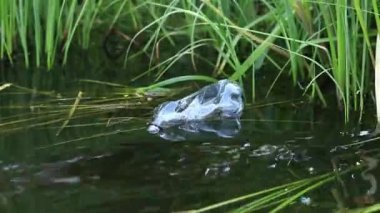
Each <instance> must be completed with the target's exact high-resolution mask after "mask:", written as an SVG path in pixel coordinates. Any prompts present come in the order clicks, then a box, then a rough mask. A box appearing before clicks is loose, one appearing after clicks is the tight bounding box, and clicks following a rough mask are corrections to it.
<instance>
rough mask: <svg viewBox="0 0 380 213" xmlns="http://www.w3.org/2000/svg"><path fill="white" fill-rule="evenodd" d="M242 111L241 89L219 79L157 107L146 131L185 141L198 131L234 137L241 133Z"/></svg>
mask: <svg viewBox="0 0 380 213" xmlns="http://www.w3.org/2000/svg"><path fill="white" fill-rule="evenodd" d="M243 108H244V102H243V90H242V89H241V87H240V86H239V85H238V84H236V83H234V82H232V81H230V80H227V79H224V80H220V81H218V82H217V83H214V84H210V85H208V86H205V87H203V88H202V89H200V90H199V91H197V92H194V93H193V94H191V95H188V96H186V97H184V98H182V99H180V100H176V101H168V102H164V103H162V104H160V105H159V106H158V107H156V108H155V110H154V113H153V118H152V121H151V122H150V123H149V127H148V132H150V133H152V134H158V135H159V136H161V137H162V138H164V139H167V140H175V141H178V140H186V135H188V134H187V133H191V134H192V135H193V134H194V133H201V132H208V133H210V132H213V133H215V134H216V135H217V136H219V137H233V136H234V135H236V134H237V133H238V132H239V131H240V116H241V114H242V111H243ZM231 127H233V128H232V129H231ZM226 132H228V133H226Z"/></svg>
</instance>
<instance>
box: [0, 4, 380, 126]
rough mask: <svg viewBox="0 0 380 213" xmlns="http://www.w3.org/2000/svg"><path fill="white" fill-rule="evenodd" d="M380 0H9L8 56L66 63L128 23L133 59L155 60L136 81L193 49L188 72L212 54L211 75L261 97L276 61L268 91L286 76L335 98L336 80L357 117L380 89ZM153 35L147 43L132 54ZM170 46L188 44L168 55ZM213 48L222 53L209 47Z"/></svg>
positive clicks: (5, 15)
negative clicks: (378, 73) (377, 83)
mask: <svg viewBox="0 0 380 213" xmlns="http://www.w3.org/2000/svg"><path fill="white" fill-rule="evenodd" d="M378 8H379V4H378V2H377V1H376V0H372V1H359V0H354V1H347V0H338V1H336V2H327V1H322V0H310V1H296V0H288V1H268V0H260V1H254V2H252V1H249V0H241V1H211V0H201V1H197V2H194V1H190V0H184V1H180V0H160V1H153V0H148V1H135V2H132V1H127V0H113V1H103V0H98V1H89V0H84V1H77V0H60V1H48V2H45V1H41V0H33V1H27V0H18V1H2V2H0V26H1V32H0V39H1V44H0V57H1V58H8V59H9V60H10V61H12V59H13V58H12V56H13V55H14V53H15V52H17V51H18V52H20V51H21V52H22V53H23V58H24V61H25V64H26V65H27V66H29V65H30V64H31V63H32V62H33V64H31V65H35V66H41V65H42V64H46V66H47V67H48V68H52V67H53V66H54V65H55V64H56V58H57V56H61V58H62V59H63V60H62V62H63V63H66V61H67V58H68V57H70V47H71V46H72V45H78V44H79V45H81V46H82V47H83V48H88V47H89V43H90V41H91V39H92V37H91V33H92V29H94V28H97V29H98V28H102V29H104V30H103V31H104V34H106V33H107V31H108V30H110V29H111V28H118V30H119V31H120V32H121V33H126V34H124V37H125V38H126V39H130V41H129V44H130V46H129V47H128V48H127V49H126V51H125V53H126V54H125V59H124V65H125V66H126V65H127V64H128V63H130V61H131V60H132V59H133V58H135V57H142V56H143V57H146V55H148V56H149V58H150V62H149V68H148V69H147V70H141V74H140V75H138V76H136V78H134V79H132V81H134V80H137V79H138V78H141V77H144V76H145V75H154V76H155V81H162V80H163V79H167V78H169V77H172V76H173V75H172V74H171V75H169V74H168V73H169V72H170V73H173V72H174V71H173V69H174V65H176V64H177V63H178V61H181V59H182V58H186V57H190V58H191V63H190V64H189V66H191V67H193V70H194V73H181V74H179V75H200V73H199V69H200V68H199V62H202V63H204V62H206V64H208V65H209V66H210V67H213V69H210V70H209V71H207V70H203V71H201V75H206V76H210V77H213V78H226V77H228V78H230V79H232V80H236V81H239V82H241V83H248V84H249V87H248V86H247V87H245V88H250V89H251V90H252V97H251V99H250V100H252V101H254V99H255V97H256V88H257V87H258V86H259V85H260V84H259V82H256V81H257V80H256V79H257V78H256V76H257V73H258V72H257V71H258V70H259V69H260V68H262V66H263V65H265V66H268V65H270V66H271V67H274V68H275V69H274V70H270V72H273V73H274V75H277V77H276V78H274V79H273V84H272V86H271V87H270V88H268V89H267V90H268V94H269V93H270V91H271V89H272V88H273V87H274V86H276V83H277V81H278V79H279V76H281V75H286V76H289V77H290V78H289V79H290V80H291V81H290V82H292V83H290V84H293V86H299V87H300V88H301V89H303V90H304V92H305V94H307V95H308V96H309V97H310V100H320V101H321V103H322V104H323V105H327V101H326V98H325V94H326V93H328V90H326V89H325V88H326V87H325V85H326V84H327V85H333V87H335V93H336V97H337V103H338V105H339V106H340V107H341V108H342V109H344V112H345V118H346V120H348V118H349V116H350V112H351V111H359V112H362V111H363V109H364V106H365V103H366V100H365V97H366V94H369V93H371V91H373V88H371V82H373V80H372V78H373V72H374V70H375V65H376V61H375V52H374V49H375V43H376V42H375V41H376V35H377V34H378V32H379V31H380V29H379V28H380V21H379V20H380V18H379V17H380V15H379V9H378ZM131 32H132V34H131ZM133 32H134V33H133ZM127 34H128V35H132V36H126V35H127ZM143 34H144V37H145V38H146V39H145V40H144V42H143V45H142V47H141V48H140V51H139V52H137V53H136V52H133V53H132V51H131V49H132V46H133V45H135V43H138V42H137V40H138V39H139V37H140V36H141V35H143ZM146 35H147V36H146ZM129 37H130V38H129ZM162 44H167V45H169V46H172V47H173V49H178V52H175V53H173V54H172V55H171V56H168V54H167V53H166V54H161V52H162V51H166V50H163V49H162V48H161V46H163V45H162ZM206 48H207V49H209V50H212V51H213V52H215V53H216V55H215V56H212V55H211V56H210V55H207V54H204V49H206ZM167 52H168V53H172V52H170V51H167ZM164 55H165V56H164ZM31 59H32V60H31ZM177 76H178V75H177ZM152 84H154V83H152Z"/></svg>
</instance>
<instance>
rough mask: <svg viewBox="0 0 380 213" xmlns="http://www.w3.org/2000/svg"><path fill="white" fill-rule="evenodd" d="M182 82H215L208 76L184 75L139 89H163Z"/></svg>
mask: <svg viewBox="0 0 380 213" xmlns="http://www.w3.org/2000/svg"><path fill="white" fill-rule="evenodd" d="M184 81H206V82H212V83H214V82H216V79H215V78H212V77H208V76H203V75H184V76H179V77H174V78H170V79H167V80H164V81H160V82H158V83H155V84H152V85H149V86H147V87H143V88H141V89H142V90H149V89H154V88H158V87H164V86H168V85H172V84H175V83H179V82H184Z"/></svg>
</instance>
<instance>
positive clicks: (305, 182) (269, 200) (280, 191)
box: [181, 166, 378, 213]
mask: <svg viewBox="0 0 380 213" xmlns="http://www.w3.org/2000/svg"><path fill="white" fill-rule="evenodd" d="M359 168H360V166H357V167H352V168H349V169H346V170H344V171H341V172H336V173H335V172H331V173H326V174H323V175H319V176H315V177H311V178H304V179H301V180H297V181H294V182H291V183H287V184H283V185H280V186H275V187H272V188H268V189H264V190H262V191H258V192H254V193H251V194H246V195H242V196H239V197H236V198H231V199H229V200H226V201H222V202H220V203H215V204H212V205H209V206H205V207H202V208H200V209H193V210H188V211H181V212H189V213H190V212H191V213H201V212H210V211H213V210H218V209H223V208H227V207H229V206H230V207H229V208H230V210H229V211H228V212H241V213H243V212H255V211H258V210H263V209H265V210H266V211H265V212H271V213H272V212H273V213H274V212H281V211H283V210H284V209H286V208H287V207H289V206H291V205H293V204H294V203H295V201H296V200H297V199H299V198H300V197H301V196H303V195H305V194H308V193H310V192H311V191H313V190H316V189H318V188H320V187H322V186H325V185H326V184H328V183H329V182H332V181H334V180H336V179H337V178H341V176H343V175H347V173H350V172H352V171H353V170H356V169H359ZM232 205H234V206H239V207H232V208H231V206H232ZM373 208H374V209H375V208H376V209H377V208H378V207H377V206H374V207H373ZM224 211H225V209H224Z"/></svg>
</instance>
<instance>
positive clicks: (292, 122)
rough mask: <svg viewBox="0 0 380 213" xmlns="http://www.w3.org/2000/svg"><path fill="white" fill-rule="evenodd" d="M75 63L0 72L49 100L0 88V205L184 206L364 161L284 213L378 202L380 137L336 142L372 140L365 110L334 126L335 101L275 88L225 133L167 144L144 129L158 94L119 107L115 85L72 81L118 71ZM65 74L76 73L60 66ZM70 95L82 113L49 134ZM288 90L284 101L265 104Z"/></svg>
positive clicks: (110, 77) (70, 208)
mask: <svg viewBox="0 0 380 213" xmlns="http://www.w3.org/2000/svg"><path fill="white" fill-rule="evenodd" d="M95 61H96V60H95ZM83 63H84V64H86V63H87V65H83V64H72V65H69V66H68V67H67V68H66V69H63V70H59V69H57V70H54V71H53V72H56V73H52V72H50V73H47V72H44V71H43V72H39V71H37V70H26V71H25V70H22V72H21V71H17V69H16V68H7V69H5V70H4V71H2V82H3V83H4V82H13V83H17V84H18V85H20V86H24V87H27V88H32V89H37V90H38V91H40V92H41V91H47V92H51V93H50V94H51V95H52V96H47V95H46V94H41V93H38V92H30V91H26V90H23V89H20V88H15V87H9V88H7V89H4V90H3V91H0V107H1V109H0V122H1V123H0V132H1V134H0V189H1V191H0V207H1V212H172V211H181V210H190V209H197V208H201V207H204V206H207V205H210V204H213V203H216V202H220V201H223V200H227V199H231V198H233V197H236V196H241V195H244V194H248V193H252V192H256V191H260V190H264V189H267V188H271V187H275V186H278V185H281V184H285V183H289V182H293V181H296V180H300V179H304V178H308V177H314V176H316V175H319V174H325V173H328V172H331V171H333V170H334V169H338V170H339V169H344V168H348V167H349V166H351V165H356V164H359V163H360V164H362V165H366V163H368V162H372V164H371V165H375V166H374V168H368V167H366V166H364V169H362V170H355V171H352V172H349V173H348V174H346V175H343V176H341V177H340V178H339V179H338V180H337V181H332V182H330V183H328V184H326V185H323V186H321V187H319V188H317V189H315V190H313V191H311V192H308V193H306V194H304V195H302V196H301V197H300V198H297V199H296V200H295V201H294V203H293V205H291V206H290V207H289V208H287V209H286V210H285V211H289V212H295V211H296V212H321V211H325V212H331V211H334V210H337V209H339V208H343V207H344V208H358V207H363V206H368V205H371V204H374V203H376V202H378V201H379V193H378V192H377V180H378V177H379V171H380V170H379V169H378V168H377V167H376V166H377V162H378V157H379V149H378V144H377V143H379V140H377V139H376V138H375V139H374V141H372V142H368V143H365V144H363V145H357V146H349V147H348V146H345V145H347V144H351V143H355V142H360V141H365V140H368V139H370V138H373V136H372V135H371V132H372V131H373V128H374V116H373V114H371V111H370V110H368V111H366V113H365V114H364V117H363V119H362V120H363V122H361V123H360V124H358V123H357V122H356V121H353V122H352V124H348V125H344V121H343V117H342V113H341V112H339V111H338V110H337V109H335V108H334V107H331V108H328V109H321V108H319V107H316V106H313V105H311V104H307V103H306V102H305V101H304V100H302V98H301V99H300V97H301V96H300V95H298V94H297V93H290V92H287V94H281V91H282V89H281V88H280V89H278V90H279V91H280V92H279V91H277V93H275V94H274V95H273V96H271V97H272V98H271V99H260V95H259V96H258V101H257V103H255V104H253V105H252V104H247V106H246V109H245V111H244V114H243V118H242V129H241V131H240V134H239V135H238V136H237V137H235V138H231V139H223V138H218V137H213V136H212V135H211V136H207V137H199V138H194V139H189V140H188V141H183V142H169V141H165V140H163V139H160V138H159V137H157V136H154V135H150V134H148V133H147V131H146V123H147V122H148V121H149V118H150V116H151V112H152V109H153V107H154V106H155V105H156V104H157V103H159V102H160V101H162V99H159V100H154V101H153V102H151V103H147V101H144V97H143V98H135V99H132V101H131V102H132V105H131V106H130V107H125V105H126V103H127V104H129V103H130V102H128V101H127V102H125V101H123V99H120V97H122V96H120V95H119V94H117V93H116V92H117V91H119V90H117V89H115V88H113V87H109V86H104V85H97V84H95V85H94V84H89V83H84V82H78V81H76V80H78V79H84V78H88V79H98V80H104V81H111V82H115V83H125V81H123V80H122V79H125V78H128V75H129V74H125V73H123V72H117V71H115V69H116V68H115V67H114V68H112V66H111V65H110V66H109V67H111V68H108V69H109V70H104V69H105V68H104V67H107V66H105V65H102V64H100V63H98V64H97V63H96V62H94V63H92V64H91V66H89V65H88V62H86V61H85V62H83ZM89 67H90V68H89ZM102 67H103V68H102ZM74 69H77V70H78V72H70V71H69V70H74ZM24 71H25V72H24ZM57 73H60V74H57ZM134 84H136V83H134ZM79 90H80V91H83V92H84V95H83V99H82V100H81V102H80V103H81V104H83V106H88V108H87V109H81V110H79V109H78V110H77V111H76V112H75V113H74V114H75V116H74V117H73V119H72V120H70V121H69V123H68V124H67V125H66V127H65V128H63V129H61V130H60V128H61V127H62V125H63V123H64V122H65V119H64V118H65V117H67V116H68V114H69V111H70V108H71V107H72V104H73V103H74V101H75V97H76V95H77V93H78V91H79ZM262 93H263V94H264V93H265V91H262ZM259 94H260V91H259ZM289 97H292V98H293V101H291V102H289V101H288V102H284V103H277V104H276V102H281V101H284V100H287V99H289ZM113 98H119V99H118V100H113ZM164 99H165V98H164ZM108 100H109V101H108ZM139 102H141V105H139V104H138V103H139ZM133 103H135V105H133ZM145 103H147V104H145ZM128 106H129V105H128ZM62 118H63V119H62ZM27 119H29V120H27ZM57 119H58V120H57ZM59 119H61V120H59ZM57 132H60V134H59V135H58V136H57V135H56V134H57ZM240 204H241V203H240ZM238 206H239V205H235V206H232V207H235V208H236V207H238ZM272 207H273V206H272ZM227 210H228V208H226V209H219V210H216V212H224V211H227ZM267 210H268V209H265V210H263V211H264V212H266V211H267Z"/></svg>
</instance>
